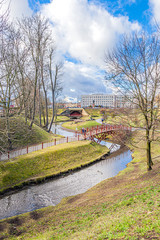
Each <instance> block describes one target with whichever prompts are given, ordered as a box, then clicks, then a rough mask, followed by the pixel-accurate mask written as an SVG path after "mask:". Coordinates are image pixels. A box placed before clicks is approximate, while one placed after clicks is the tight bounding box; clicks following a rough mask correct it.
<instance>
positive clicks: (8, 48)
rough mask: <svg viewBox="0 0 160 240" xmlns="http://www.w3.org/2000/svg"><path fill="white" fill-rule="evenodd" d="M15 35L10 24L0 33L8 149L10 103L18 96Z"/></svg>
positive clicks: (0, 74)
mask: <svg viewBox="0 0 160 240" xmlns="http://www.w3.org/2000/svg"><path fill="white" fill-rule="evenodd" d="M15 36H16V34H15V31H14V29H13V28H12V26H8V27H7V30H6V31H5V32H3V33H1V34H0V59H1V64H0V101H1V105H2V108H3V113H4V118H5V126H4V132H3V134H4V135H5V139H7V140H6V141H7V143H8V146H7V148H8V149H12V141H11V132H10V116H11V115H13V114H15V112H13V109H12V105H14V104H15V101H16V99H18V98H19V91H18V88H17V84H16V75H17V66H16V61H15Z"/></svg>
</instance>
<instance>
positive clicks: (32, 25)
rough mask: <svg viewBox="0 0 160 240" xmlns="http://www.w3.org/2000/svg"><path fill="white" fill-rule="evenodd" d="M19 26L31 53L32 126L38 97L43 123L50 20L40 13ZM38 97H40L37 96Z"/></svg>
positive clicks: (25, 19)
mask: <svg viewBox="0 0 160 240" xmlns="http://www.w3.org/2000/svg"><path fill="white" fill-rule="evenodd" d="M19 26H20V28H21V32H22V35H23V42H24V44H25V45H26V48H27V49H29V53H30V77H29V78H30V80H31V81H32V87H33V89H32V92H33V106H32V119H31V124H30V127H32V125H33V122H34V119H35V113H36V99H38V106H39V111H38V112H39V120H40V125H41V87H42V86H43V88H44V74H43V66H44V64H43V59H44V54H45V51H46V48H47V42H48V40H49V39H50V31H49V23H48V20H46V19H45V18H43V17H42V16H41V15H40V14H36V15H34V16H32V17H29V18H24V19H23V20H22V21H19ZM37 97H38V98H37Z"/></svg>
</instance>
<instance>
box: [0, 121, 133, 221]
mask: <svg viewBox="0 0 160 240" xmlns="http://www.w3.org/2000/svg"><path fill="white" fill-rule="evenodd" d="M58 128H61V127H60V126H59V125H58ZM66 132H67V131H66ZM57 134H60V133H57ZM72 134H74V133H72ZM61 135H62V133H61ZM63 135H64V133H63ZM103 144H106V143H105V142H103ZM110 144H111V143H107V146H108V147H109V145H110ZM116 148H117V149H118V148H119V146H118V145H117V146H116ZM131 160H132V157H131V152H130V150H124V151H123V152H121V153H120V154H118V155H116V156H112V154H111V155H110V156H108V157H106V159H105V160H102V161H100V162H97V163H95V164H93V165H91V166H89V167H86V168H84V169H82V170H79V171H77V172H74V173H72V174H70V175H67V176H64V177H60V178H58V179H54V180H50V181H48V182H46V183H42V184H40V185H34V186H30V187H27V188H26V189H23V190H21V191H18V192H16V193H13V194H10V195H8V196H5V197H3V198H2V199H0V219H3V218H7V217H11V216H15V215H18V214H21V213H25V212H30V211H33V210H35V209H39V208H43V207H47V206H51V205H52V206H55V205H56V204H58V203H59V202H60V201H61V200H62V198H64V197H67V196H72V195H76V194H80V193H83V192H85V191H87V190H88V189H89V188H91V187H93V186H94V185H96V184H97V183H99V182H101V181H103V180H105V179H107V178H110V177H113V176H115V175H117V174H118V172H119V171H121V170H123V169H124V168H125V167H126V164H127V163H129V162H130V161H131Z"/></svg>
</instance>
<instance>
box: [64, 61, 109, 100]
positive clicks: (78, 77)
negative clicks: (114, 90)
mask: <svg viewBox="0 0 160 240" xmlns="http://www.w3.org/2000/svg"><path fill="white" fill-rule="evenodd" d="M63 79H64V81H63V95H64V96H65V97H66V96H70V97H72V98H78V100H79V99H80V98H81V95H83V94H92V93H95V92H96V93H106V92H108V93H111V92H109V91H110V90H109V89H106V87H105V86H104V83H103V80H104V72H102V71H101V70H99V68H98V67H95V66H90V65H85V64H75V63H72V62H68V61H66V62H65V63H64V75H63ZM71 89H74V90H75V91H71Z"/></svg>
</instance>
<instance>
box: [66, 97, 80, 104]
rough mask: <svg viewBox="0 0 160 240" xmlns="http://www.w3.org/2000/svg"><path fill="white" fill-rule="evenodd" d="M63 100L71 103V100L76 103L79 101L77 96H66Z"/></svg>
mask: <svg viewBox="0 0 160 240" xmlns="http://www.w3.org/2000/svg"><path fill="white" fill-rule="evenodd" d="M63 101H64V102H66V103H69V102H72V103H76V102H77V98H72V97H65V98H64V99H63Z"/></svg>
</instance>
